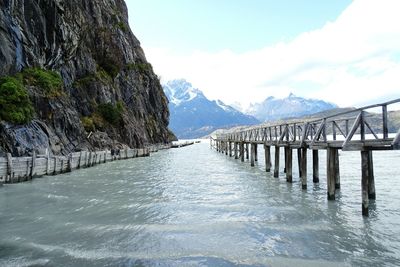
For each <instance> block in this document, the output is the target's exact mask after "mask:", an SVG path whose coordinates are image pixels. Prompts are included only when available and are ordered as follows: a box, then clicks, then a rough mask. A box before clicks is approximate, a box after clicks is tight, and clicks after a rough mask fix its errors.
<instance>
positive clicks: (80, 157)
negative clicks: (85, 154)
mask: <svg viewBox="0 0 400 267" xmlns="http://www.w3.org/2000/svg"><path fill="white" fill-rule="evenodd" d="M81 164H82V151H81V152H79V159H78V166H77V167H76V168H77V169H80V168H81Z"/></svg>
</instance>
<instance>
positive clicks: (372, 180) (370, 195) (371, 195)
mask: <svg viewBox="0 0 400 267" xmlns="http://www.w3.org/2000/svg"><path fill="white" fill-rule="evenodd" d="M368 198H369V199H376V194H375V177H374V161H373V156H372V150H370V151H368Z"/></svg>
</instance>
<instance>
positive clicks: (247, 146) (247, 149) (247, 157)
mask: <svg viewBox="0 0 400 267" xmlns="http://www.w3.org/2000/svg"><path fill="white" fill-rule="evenodd" d="M246 159H249V143H246Z"/></svg>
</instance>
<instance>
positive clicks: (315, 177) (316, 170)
mask: <svg viewBox="0 0 400 267" xmlns="http://www.w3.org/2000/svg"><path fill="white" fill-rule="evenodd" d="M312 152H313V183H319V155H318V150H317V149H313V151H312Z"/></svg>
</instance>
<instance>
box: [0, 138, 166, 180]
mask: <svg viewBox="0 0 400 267" xmlns="http://www.w3.org/2000/svg"><path fill="white" fill-rule="evenodd" d="M170 147H171V144H157V145H149V146H146V147H145V148H137V149H121V150H119V151H118V152H114V155H112V153H111V151H109V150H104V151H81V152H75V153H71V154H69V155H68V156H49V155H36V153H35V152H34V153H33V155H32V156H31V157H12V156H11V154H7V156H6V157H0V184H2V183H19V182H24V181H27V180H31V179H32V178H34V177H40V176H43V175H56V174H59V173H64V172H71V171H73V170H76V169H79V168H87V167H92V166H95V165H97V164H102V163H107V162H110V161H114V160H122V159H129V158H136V157H146V156H149V155H150V153H154V152H157V151H158V150H162V149H168V148H170Z"/></svg>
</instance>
